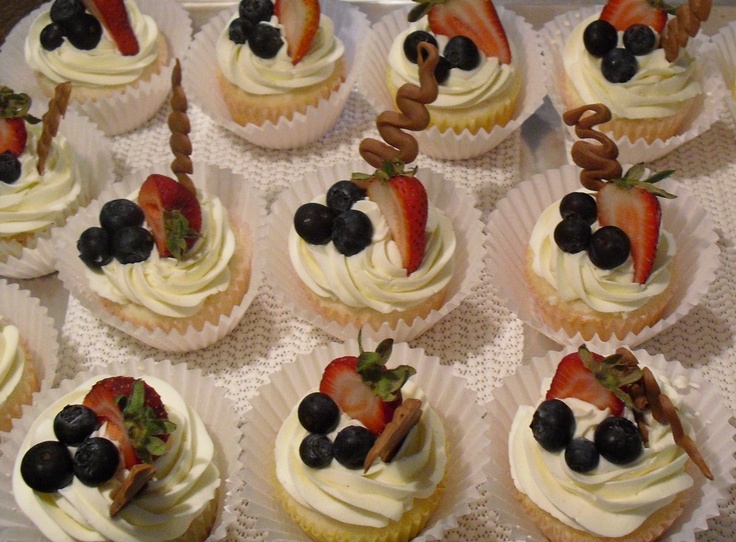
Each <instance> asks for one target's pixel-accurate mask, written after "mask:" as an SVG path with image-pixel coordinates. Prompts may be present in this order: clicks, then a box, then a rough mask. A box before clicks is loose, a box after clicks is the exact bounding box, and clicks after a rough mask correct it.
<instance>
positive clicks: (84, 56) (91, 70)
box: [25, 0, 159, 88]
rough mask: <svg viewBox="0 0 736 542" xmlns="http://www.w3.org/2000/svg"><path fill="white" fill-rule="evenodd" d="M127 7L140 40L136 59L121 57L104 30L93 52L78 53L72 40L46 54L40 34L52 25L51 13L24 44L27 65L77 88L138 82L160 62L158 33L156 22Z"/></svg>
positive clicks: (130, 5)
mask: <svg viewBox="0 0 736 542" xmlns="http://www.w3.org/2000/svg"><path fill="white" fill-rule="evenodd" d="M125 7H126V9H127V10H128V16H129V18H130V23H131V26H132V28H133V32H134V33H135V35H136V38H138V45H139V47H140V51H139V52H138V54H137V55H133V56H123V55H122V54H120V51H118V49H117V47H116V46H115V42H114V41H113V40H112V38H111V37H110V35H109V33H108V32H107V30H106V29H105V28H104V26H103V31H102V37H101V38H100V43H98V44H97V47H95V48H94V49H92V50H89V51H84V50H81V49H77V48H76V47H74V46H73V45H72V44H71V43H69V40H64V43H62V44H61V46H60V47H58V48H57V49H54V50H53V51H47V50H46V49H44V48H43V47H41V41H40V35H41V31H42V30H43V29H44V27H45V26H46V25H48V24H50V23H51V15H50V10H47V11H44V12H43V13H41V14H40V15H39V16H38V17H37V18H36V20H35V21H33V23H32V24H31V28H30V30H29V32H28V37H27V38H26V43H25V57H26V62H27V63H28V65H29V66H30V67H31V68H33V69H34V70H36V71H38V72H40V73H42V74H43V75H44V76H46V77H48V78H49V79H51V80H52V81H53V82H54V83H63V82H64V81H71V82H72V83H73V84H74V85H78V86H84V87H90V88H104V87H111V86H118V85H129V84H131V83H133V82H135V81H137V80H138V79H140V77H141V76H142V75H143V72H144V71H145V70H146V69H147V68H149V67H150V66H152V65H153V64H154V63H155V62H156V59H157V58H158V47H157V46H156V40H157V38H158V35H159V30H158V26H157V25H156V22H155V21H154V20H153V18H152V17H150V16H149V15H144V14H142V13H141V12H140V10H139V9H138V6H137V4H136V3H135V2H134V0H125Z"/></svg>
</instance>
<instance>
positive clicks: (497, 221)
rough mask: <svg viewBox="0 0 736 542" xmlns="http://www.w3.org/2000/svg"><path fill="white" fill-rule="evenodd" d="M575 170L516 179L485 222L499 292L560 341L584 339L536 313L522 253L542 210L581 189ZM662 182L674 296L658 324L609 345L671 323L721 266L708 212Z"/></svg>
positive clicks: (632, 341)
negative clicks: (672, 241)
mask: <svg viewBox="0 0 736 542" xmlns="http://www.w3.org/2000/svg"><path fill="white" fill-rule="evenodd" d="M626 169H627V167H626V166H624V170H626ZM579 173H580V169H579V168H577V167H576V166H573V165H566V166H563V167H562V168H560V169H555V170H550V171H547V172H545V173H542V174H539V175H535V176H533V177H532V178H531V179H530V180H528V181H524V182H522V183H520V184H519V185H518V186H517V187H515V188H513V189H512V190H510V191H509V192H508V194H507V195H506V197H505V198H504V199H503V200H501V201H500V202H499V203H498V205H497V207H496V209H495V210H494V211H493V212H492V213H491V215H490V217H489V219H488V224H487V225H486V236H487V239H488V241H487V243H488V248H489V251H488V267H489V271H490V273H491V274H492V276H493V283H494V284H495V285H496V286H497V288H498V293H499V296H500V297H501V299H502V300H503V302H504V303H505V304H506V306H507V307H508V308H509V309H510V310H511V311H512V312H513V313H515V314H516V315H517V316H518V317H519V319H521V320H522V321H524V322H525V323H526V324H528V325H530V326H531V327H533V328H535V329H537V330H538V331H540V332H541V333H543V334H545V335H546V336H547V337H549V338H550V339H552V340H554V341H556V342H558V343H560V344H580V343H581V342H583V340H582V338H581V337H580V334H579V333H578V334H576V335H575V336H574V337H570V336H569V335H568V334H567V333H565V332H564V331H563V330H560V331H555V330H553V329H552V328H550V327H549V326H547V325H546V324H545V323H544V322H542V320H541V319H540V318H539V317H538V316H537V313H536V309H535V307H534V301H533V299H532V296H531V295H530V294H529V287H528V286H527V283H526V278H525V268H526V254H527V248H528V245H529V238H530V236H531V232H532V230H533V229H534V225H535V224H536V222H537V219H538V218H539V216H540V215H541V214H542V211H544V209H546V208H547V207H548V206H549V205H551V204H552V203H554V202H555V201H557V200H559V199H561V198H562V197H563V196H564V195H565V194H567V193H569V192H573V191H575V190H578V189H580V188H581V185H580V180H579ZM660 184H661V186H662V187H663V188H664V189H665V190H667V191H668V192H670V193H672V194H675V195H676V196H677V198H675V199H672V200H663V201H662V203H661V205H662V227H663V228H664V229H665V230H667V231H668V232H670V233H671V234H672V235H673V236H674V238H675V243H676V245H677V254H676V256H675V267H676V271H675V274H674V287H673V292H672V299H671V300H670V302H669V304H668V305H667V307H666V308H665V311H664V314H663V316H662V319H661V320H660V321H659V322H657V323H656V324H654V325H653V326H651V327H645V328H644V329H643V330H642V331H640V332H639V333H637V334H632V333H629V334H628V335H627V336H626V337H624V338H623V339H622V340H621V341H618V340H617V339H616V338H615V336H614V337H612V338H611V340H610V341H609V343H614V342H617V341H618V342H620V343H622V344H626V345H627V346H629V347H634V346H637V345H639V344H641V343H642V342H644V341H646V340H648V339H651V338H652V337H654V336H655V335H657V334H658V333H660V332H662V331H664V330H665V329H667V328H669V327H670V326H672V325H674V324H675V323H676V322H677V321H678V320H680V318H682V317H683V316H685V315H686V314H687V313H688V312H690V310H691V309H692V308H693V307H695V306H696V305H697V304H698V303H700V300H701V298H702V297H703V295H704V294H705V293H706V292H707V291H708V288H709V286H710V284H711V283H712V282H713V280H714V279H715V274H716V270H717V269H718V266H719V265H720V261H719V254H720V251H719V249H718V246H717V244H716V243H717V241H718V236H717V234H716V232H715V231H714V226H713V222H712V221H711V218H710V216H709V215H708V214H707V213H706V211H705V210H704V209H703V207H702V206H701V205H700V204H699V203H698V201H697V200H696V199H695V198H694V197H693V196H692V195H690V194H689V193H688V192H687V190H686V189H685V188H684V187H683V186H682V185H681V184H679V183H677V182H676V181H673V180H671V179H666V180H665V181H662V183H660Z"/></svg>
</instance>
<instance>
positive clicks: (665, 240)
mask: <svg viewBox="0 0 736 542" xmlns="http://www.w3.org/2000/svg"><path fill="white" fill-rule="evenodd" d="M561 220H562V217H561V216H560V202H559V201H556V202H555V203H553V204H552V205H550V206H549V207H547V209H545V210H544V212H543V213H542V215H541V216H540V217H539V220H537V223H536V224H535V226H534V230H532V235H531V238H530V239H529V248H530V249H531V251H532V256H533V260H532V269H533V271H534V273H536V274H537V275H538V276H540V277H542V278H544V279H545V280H546V281H547V282H548V283H549V284H550V285H551V286H552V287H553V288H555V289H556V290H557V292H558V294H559V296H560V298H561V299H562V300H563V301H572V300H576V299H581V300H582V301H584V302H585V304H586V305H588V306H589V307H590V308H591V309H593V310H596V311H598V312H606V313H611V312H630V311H633V310H636V309H638V308H639V307H641V306H643V305H644V304H645V303H646V302H647V301H649V300H650V299H652V298H653V297H656V296H657V295H659V294H661V293H662V292H663V291H664V290H665V289H666V288H667V286H668V285H669V283H670V280H671V278H672V275H671V270H670V265H669V264H670V263H671V262H672V259H673V258H674V256H675V252H676V246H675V239H674V237H673V236H672V235H671V234H669V233H668V232H666V231H664V230H661V231H660V236H659V244H658V245H657V255H656V258H655V261H654V268H653V270H652V274H651V275H650V276H649V278H648V279H647V282H646V283H645V284H639V283H637V282H634V280H633V277H634V263H633V260H632V258H631V256H629V258H628V259H627V260H626V262H624V263H623V264H622V265H620V266H618V267H616V268H614V269H600V268H598V267H596V266H595V265H593V263H592V262H591V261H590V258H589V257H588V253H587V251H584V250H583V251H581V252H578V253H577V254H570V253H569V252H565V251H563V250H561V249H560V248H559V247H558V246H557V243H555V239H554V230H555V227H556V226H557V224H559V222H560V221H561ZM596 229H598V223H597V222H596V223H595V224H593V231H595V230H596Z"/></svg>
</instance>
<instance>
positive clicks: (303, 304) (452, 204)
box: [267, 162, 484, 341]
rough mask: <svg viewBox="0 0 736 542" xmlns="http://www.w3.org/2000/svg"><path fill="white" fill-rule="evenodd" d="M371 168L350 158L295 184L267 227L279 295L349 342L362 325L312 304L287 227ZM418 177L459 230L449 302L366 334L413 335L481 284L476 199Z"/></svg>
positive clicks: (431, 175)
mask: <svg viewBox="0 0 736 542" xmlns="http://www.w3.org/2000/svg"><path fill="white" fill-rule="evenodd" d="M370 171H372V168H371V166H369V165H368V164H366V163H364V162H352V163H349V164H338V165H334V166H330V167H326V168H323V169H320V170H318V171H315V172H313V173H310V174H309V176H308V177H307V178H305V179H303V180H301V181H297V182H295V183H293V184H292V185H291V186H290V187H289V188H288V189H286V190H285V191H284V192H282V193H281V194H280V195H279V197H278V198H277V200H276V201H275V202H274V204H273V206H272V207H271V214H270V217H269V227H268V239H267V241H268V246H269V247H270V250H269V251H268V254H267V258H268V267H269V269H270V273H269V279H270V280H271V281H272V284H273V285H274V286H275V293H276V295H277V296H279V297H280V298H281V300H282V303H283V304H284V306H286V307H288V308H289V309H290V310H292V311H293V312H294V314H295V315H296V316H297V317H299V318H302V319H303V320H306V321H308V322H310V323H312V324H314V325H316V326H317V327H319V328H320V329H322V330H323V331H325V332H326V333H329V334H330V335H332V336H333V337H336V338H338V339H342V340H346V339H353V338H355V337H357V336H358V329H357V328H356V327H355V326H354V325H352V324H349V325H347V326H341V325H339V324H338V323H336V322H333V321H330V320H328V319H327V318H325V317H323V316H322V315H320V314H317V313H316V312H315V311H314V309H313V308H312V307H311V305H310V303H309V301H308V300H307V296H306V294H305V292H304V291H303V290H302V289H301V288H300V287H299V284H300V283H301V279H300V278H299V277H298V275H297V274H296V272H295V271H294V267H293V265H292V264H291V259H290V258H289V251H288V237H289V230H290V228H291V226H292V224H293V217H294V213H295V212H296V210H297V209H298V208H299V206H300V205H302V204H303V203H306V202H308V201H311V200H312V199H314V198H315V197H316V196H318V195H319V194H324V193H325V192H327V189H328V188H329V187H330V186H332V185H333V184H334V183H336V182H337V181H339V180H340V179H349V178H350V177H351V176H352V173H354V172H364V173H365V172H370ZM416 175H417V178H419V179H421V180H422V184H424V187H425V188H426V190H427V195H428V197H429V201H430V202H431V203H432V204H434V205H435V206H437V208H438V209H440V210H442V212H444V213H445V216H447V217H448V218H449V219H450V221H451V222H452V225H453V228H454V230H455V237H456V241H457V246H456V249H455V272H454V275H453V277H452V280H451V281H450V283H449V285H448V290H447V295H446V296H445V299H446V301H445V303H444V305H443V306H442V307H441V308H440V309H439V310H433V311H431V312H430V313H429V314H428V315H427V317H426V318H416V319H415V320H414V321H413V322H405V321H403V320H401V321H399V322H398V325H397V326H396V327H395V328H391V327H390V326H389V324H388V323H384V324H383V325H382V326H381V327H380V328H379V329H378V330H375V329H373V328H372V327H371V326H369V325H366V326H364V327H363V329H362V332H363V337H371V338H377V337H392V338H394V339H395V340H396V341H410V340H412V339H415V338H416V337H418V336H419V335H421V334H422V333H424V332H425V331H426V330H428V329H429V328H430V327H432V326H433V325H434V324H436V323H437V322H439V321H440V320H441V319H442V318H444V317H445V316H446V315H447V314H449V313H450V312H451V311H452V310H454V309H455V308H457V307H458V306H459V305H460V303H462V301H463V300H464V299H465V298H466V297H467V296H468V295H469V294H470V293H471V292H472V290H473V289H474V288H475V287H476V286H478V285H479V284H480V273H481V269H482V267H483V257H484V250H483V243H484V236H483V224H482V222H481V221H480V216H481V213H480V211H479V210H478V209H476V208H475V207H474V206H473V200H472V198H471V196H470V195H468V194H466V193H465V192H464V191H463V190H462V189H461V188H459V187H458V186H456V185H455V184H454V183H453V182H452V181H450V180H448V179H445V178H444V177H442V176H441V175H440V174H439V173H435V172H433V171H431V170H429V169H423V168H420V169H419V170H418V171H417V174H416Z"/></svg>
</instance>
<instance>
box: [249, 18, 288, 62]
mask: <svg viewBox="0 0 736 542" xmlns="http://www.w3.org/2000/svg"><path fill="white" fill-rule="evenodd" d="M248 41H249V43H250V50H251V51H253V54H254V55H256V56H257V57H259V58H273V57H275V56H276V54H277V53H278V52H279V49H281V46H282V45H283V44H284V40H282V39H281V31H280V30H279V29H278V28H276V27H275V26H271V25H268V24H263V23H259V24H258V25H256V27H255V28H254V29H253V32H251V34H250V37H249V38H248Z"/></svg>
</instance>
